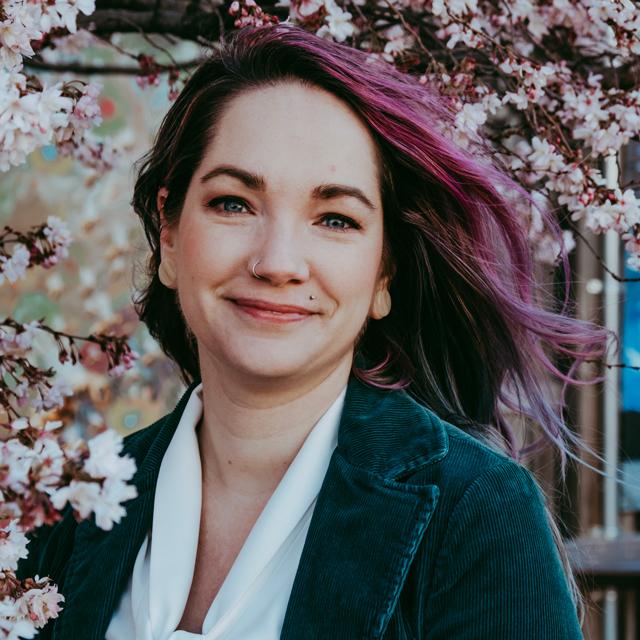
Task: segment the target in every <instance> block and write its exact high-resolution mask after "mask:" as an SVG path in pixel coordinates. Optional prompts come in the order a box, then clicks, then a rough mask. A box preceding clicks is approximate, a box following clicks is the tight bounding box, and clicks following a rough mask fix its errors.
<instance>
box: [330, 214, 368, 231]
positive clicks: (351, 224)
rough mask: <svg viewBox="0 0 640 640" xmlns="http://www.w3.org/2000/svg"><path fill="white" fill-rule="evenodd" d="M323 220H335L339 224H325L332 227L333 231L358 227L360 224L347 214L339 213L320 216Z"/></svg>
mask: <svg viewBox="0 0 640 640" xmlns="http://www.w3.org/2000/svg"><path fill="white" fill-rule="evenodd" d="M325 220H337V221H338V222H339V223H340V224H339V225H335V224H329V225H325V226H327V227H328V228H329V229H334V230H335V231H348V230H349V229H360V225H359V224H358V223H357V222H356V221H355V220H352V219H351V218H348V217H347V216H343V215H340V214H339V213H328V214H327V215H325V216H323V217H322V221H323V222H324V221H325Z"/></svg>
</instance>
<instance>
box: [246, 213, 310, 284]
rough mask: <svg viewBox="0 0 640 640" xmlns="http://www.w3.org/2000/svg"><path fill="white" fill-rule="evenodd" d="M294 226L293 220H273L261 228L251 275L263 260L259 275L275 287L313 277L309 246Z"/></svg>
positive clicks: (251, 264)
mask: <svg viewBox="0 0 640 640" xmlns="http://www.w3.org/2000/svg"><path fill="white" fill-rule="evenodd" d="M294 226H295V225H292V224H291V222H290V221H289V222H288V223H286V222H285V221H281V222H278V221H277V220H271V221H270V222H268V223H267V224H266V225H264V226H263V227H262V228H261V229H260V231H259V232H258V233H259V234H260V238H259V242H258V243H257V248H256V249H255V250H254V252H253V254H252V257H251V259H250V261H249V273H252V267H253V265H255V264H256V262H257V261H259V263H258V265H257V266H256V267H255V272H256V274H257V275H259V276H260V277H261V278H262V279H263V280H268V281H269V282H270V283H271V284H272V285H273V286H276V287H278V286H282V285H284V284H286V283H289V282H304V281H306V280H307V279H308V278H309V265H308V262H307V257H308V256H307V255H306V253H307V251H306V249H305V244H306V243H305V242H304V240H303V238H302V237H298V236H297V234H296V233H295V230H294Z"/></svg>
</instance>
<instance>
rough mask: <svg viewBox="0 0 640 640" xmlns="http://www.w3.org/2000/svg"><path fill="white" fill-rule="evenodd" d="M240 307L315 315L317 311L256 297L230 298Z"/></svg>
mask: <svg viewBox="0 0 640 640" xmlns="http://www.w3.org/2000/svg"><path fill="white" fill-rule="evenodd" d="M229 300H231V302H234V303H235V304H237V305H238V306H240V307H251V308H253V309H259V310H262V311H270V312H271V313H282V314H294V315H300V314H304V315H313V314H314V313H315V311H311V309H305V308H304V307H298V306H296V305H293V304H276V303H274V302H268V301H267V300H257V299H255V298H229Z"/></svg>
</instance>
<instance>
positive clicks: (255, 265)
mask: <svg viewBox="0 0 640 640" xmlns="http://www.w3.org/2000/svg"><path fill="white" fill-rule="evenodd" d="M259 262H260V260H256V262H255V263H254V264H253V266H252V267H251V273H252V274H253V277H254V278H257V279H258V280H262V276H261V275H258V274H257V273H256V267H257V266H258V263H259ZM315 299H316V297H315V296H309V300H315Z"/></svg>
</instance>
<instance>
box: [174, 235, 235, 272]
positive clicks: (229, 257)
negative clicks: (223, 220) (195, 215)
mask: <svg viewBox="0 0 640 640" xmlns="http://www.w3.org/2000/svg"><path fill="white" fill-rule="evenodd" d="M238 244H239V243H234V242H233V238H229V237H228V236H227V237H225V238H221V237H220V234H217V233H215V229H214V228H213V227H211V226H206V225H197V224H187V225H185V226H184V228H181V230H180V242H179V251H178V255H179V258H178V260H179V262H178V274H179V278H180V281H181V282H183V283H185V284H186V283H188V282H190V281H191V282H196V281H202V280H206V281H207V282H208V284H209V285H211V284H212V283H215V282H216V281H217V280H218V279H219V278H220V277H224V276H225V275H226V274H227V272H228V271H229V269H230V268H231V267H232V266H233V265H236V264H237V263H238V260H240V259H241V256H240V252H239V250H240V249H241V247H239V246H237V245H238Z"/></svg>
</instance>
